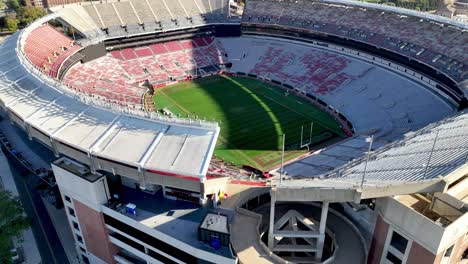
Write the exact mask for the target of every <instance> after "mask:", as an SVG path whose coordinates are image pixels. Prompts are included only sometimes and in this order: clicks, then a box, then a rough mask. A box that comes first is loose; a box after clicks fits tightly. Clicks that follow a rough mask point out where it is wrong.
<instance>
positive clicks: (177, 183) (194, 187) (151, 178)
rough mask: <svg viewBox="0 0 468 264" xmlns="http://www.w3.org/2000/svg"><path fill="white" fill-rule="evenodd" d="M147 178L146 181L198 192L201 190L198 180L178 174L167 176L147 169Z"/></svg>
mask: <svg viewBox="0 0 468 264" xmlns="http://www.w3.org/2000/svg"><path fill="white" fill-rule="evenodd" d="M145 180H146V183H151V184H156V185H162V186H167V187H173V188H179V189H184V190H189V191H193V192H198V193H199V192H201V188H200V187H201V185H200V181H198V180H193V179H185V178H180V177H177V176H165V175H161V174H157V173H153V172H149V171H145Z"/></svg>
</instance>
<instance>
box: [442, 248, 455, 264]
mask: <svg viewBox="0 0 468 264" xmlns="http://www.w3.org/2000/svg"><path fill="white" fill-rule="evenodd" d="M454 247H455V245H452V246H451V247H449V248H447V249H446V250H445V253H444V257H443V258H442V261H441V262H440V263H442V264H445V263H449V262H450V257H451V256H452V251H453V248H454Z"/></svg>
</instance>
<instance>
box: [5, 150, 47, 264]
mask: <svg viewBox="0 0 468 264" xmlns="http://www.w3.org/2000/svg"><path fill="white" fill-rule="evenodd" d="M0 189H3V190H6V191H10V192H11V193H12V194H13V195H15V196H18V190H17V189H16V185H15V182H14V180H13V175H12V173H11V170H10V165H9V164H8V161H7V160H6V157H5V155H4V154H3V152H2V150H0ZM22 240H23V241H22V242H20V243H19V244H17V242H15V244H17V246H18V247H22V249H23V253H24V263H26V264H37V263H41V255H40V253H39V249H38V248H37V244H36V240H35V238H34V235H33V233H32V230H31V228H28V229H26V230H25V231H23V234H22Z"/></svg>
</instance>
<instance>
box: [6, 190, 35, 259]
mask: <svg viewBox="0 0 468 264" xmlns="http://www.w3.org/2000/svg"><path fill="white" fill-rule="evenodd" d="M29 225H30V222H29V219H28V218H27V217H26V215H25V213H24V209H23V207H22V206H21V202H20V201H19V199H18V197H14V196H13V195H12V194H11V193H10V192H6V191H0V263H11V252H10V250H11V248H12V242H11V241H12V239H13V238H16V237H18V236H19V235H20V234H21V233H22V231H23V230H25V229H26V228H28V226H29Z"/></svg>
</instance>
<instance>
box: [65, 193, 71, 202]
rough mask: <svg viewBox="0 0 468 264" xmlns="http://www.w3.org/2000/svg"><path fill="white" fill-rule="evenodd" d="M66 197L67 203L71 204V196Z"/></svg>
mask: <svg viewBox="0 0 468 264" xmlns="http://www.w3.org/2000/svg"><path fill="white" fill-rule="evenodd" d="M64 197H65V201H67V202H69V203H71V198H70V197H69V196H66V195H64Z"/></svg>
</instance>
